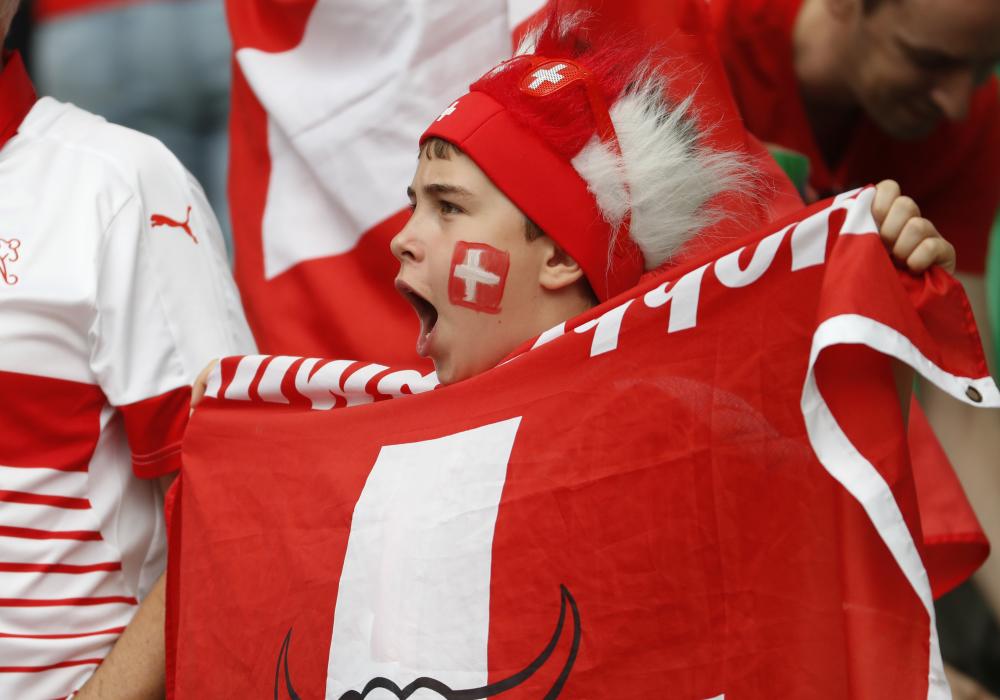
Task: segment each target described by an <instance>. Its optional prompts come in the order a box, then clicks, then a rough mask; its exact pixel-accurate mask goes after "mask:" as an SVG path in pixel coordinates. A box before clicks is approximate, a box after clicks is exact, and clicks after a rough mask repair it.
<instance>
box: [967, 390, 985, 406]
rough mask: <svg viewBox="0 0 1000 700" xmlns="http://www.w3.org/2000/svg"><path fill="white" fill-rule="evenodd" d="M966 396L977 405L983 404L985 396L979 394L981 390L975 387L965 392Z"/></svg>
mask: <svg viewBox="0 0 1000 700" xmlns="http://www.w3.org/2000/svg"><path fill="white" fill-rule="evenodd" d="M965 395H966V396H968V397H969V400H970V401H975V402H976V403H982V402H983V395H982V394H980V393H979V389H977V388H976V387H974V386H970V387H969V388H968V389H966V390H965Z"/></svg>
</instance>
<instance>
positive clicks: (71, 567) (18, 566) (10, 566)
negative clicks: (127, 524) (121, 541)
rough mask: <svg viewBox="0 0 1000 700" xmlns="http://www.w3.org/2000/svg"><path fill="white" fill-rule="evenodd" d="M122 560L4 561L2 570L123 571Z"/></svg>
mask: <svg viewBox="0 0 1000 700" xmlns="http://www.w3.org/2000/svg"><path fill="white" fill-rule="evenodd" d="M121 570H122V563H121V562H120V561H102V562H98V563H96V564H22V563H21V562H13V561H2V562H0V572H4V573H28V572H37V573H42V574H89V573H93V572H94V571H121Z"/></svg>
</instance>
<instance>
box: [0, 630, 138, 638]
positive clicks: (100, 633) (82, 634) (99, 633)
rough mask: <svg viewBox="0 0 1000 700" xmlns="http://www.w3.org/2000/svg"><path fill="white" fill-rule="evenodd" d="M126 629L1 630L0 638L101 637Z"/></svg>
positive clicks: (119, 632)
mask: <svg viewBox="0 0 1000 700" xmlns="http://www.w3.org/2000/svg"><path fill="white" fill-rule="evenodd" d="M124 631H125V628H124V627H112V628H111V629H106V630H95V631H94V632H75V633H70V632H67V633H66V634H8V633H7V632H0V638H3V639H76V638H78V637H100V636H103V635H106V634H121V633H122V632H124Z"/></svg>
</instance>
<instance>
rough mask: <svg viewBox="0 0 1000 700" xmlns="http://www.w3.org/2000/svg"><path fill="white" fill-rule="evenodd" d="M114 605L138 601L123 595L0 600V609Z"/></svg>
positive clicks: (136, 602)
mask: <svg viewBox="0 0 1000 700" xmlns="http://www.w3.org/2000/svg"><path fill="white" fill-rule="evenodd" d="M114 603H124V604H126V605H138V604H139V601H137V600H136V599H135V598H132V597H131V596H124V595H109V596H97V597H93V598H0V608H51V607H59V606H66V605H72V606H79V605H112V604H114Z"/></svg>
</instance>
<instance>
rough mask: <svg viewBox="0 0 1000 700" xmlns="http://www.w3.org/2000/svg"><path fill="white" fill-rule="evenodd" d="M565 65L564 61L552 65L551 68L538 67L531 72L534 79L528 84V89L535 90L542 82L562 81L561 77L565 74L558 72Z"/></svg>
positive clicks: (555, 82) (553, 82) (554, 83)
mask: <svg viewBox="0 0 1000 700" xmlns="http://www.w3.org/2000/svg"><path fill="white" fill-rule="evenodd" d="M565 67H566V64H565V63H560V64H559V65H557V66H552V67H551V68H540V69H539V70H536V71H535V72H534V73H532V74H531V77H532V78H534V80H532V81H531V85H529V86H528V89H529V90H537V89H538V86H539V85H541V84H542V83H552V84H553V85H556V84H557V83H560V82H562V80H563V78H565V77H566V76H565V75H563V74H562V73H560V72H559V71H561V70H562V69H563V68H565Z"/></svg>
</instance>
